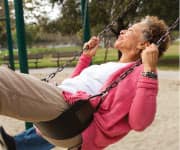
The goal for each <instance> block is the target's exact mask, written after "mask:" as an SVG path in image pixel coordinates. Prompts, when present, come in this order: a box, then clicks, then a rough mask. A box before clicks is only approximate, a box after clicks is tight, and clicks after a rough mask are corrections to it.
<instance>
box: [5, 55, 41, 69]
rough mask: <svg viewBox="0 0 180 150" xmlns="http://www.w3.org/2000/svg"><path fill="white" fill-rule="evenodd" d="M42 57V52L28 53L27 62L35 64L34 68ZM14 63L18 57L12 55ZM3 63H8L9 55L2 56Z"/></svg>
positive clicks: (17, 61) (17, 60)
mask: <svg viewBox="0 0 180 150" xmlns="http://www.w3.org/2000/svg"><path fill="white" fill-rule="evenodd" d="M42 58H43V54H29V55H28V63H33V64H34V65H35V68H38V64H39V63H40V59H42ZM14 63H15V64H18V63H19V59H18V56H17V55H15V56H14ZM3 64H6V65H9V56H4V57H3Z"/></svg>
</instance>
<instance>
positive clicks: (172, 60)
mask: <svg viewBox="0 0 180 150" xmlns="http://www.w3.org/2000/svg"><path fill="white" fill-rule="evenodd" d="M58 51H61V52H62V51H81V48H80V47H62V48H31V49H28V54H38V53H42V54H43V55H44V57H43V59H41V60H40V63H39V65H38V66H39V67H40V68H43V67H56V62H54V61H52V53H53V52H58ZM5 55H8V51H7V50H4V51H1V55H0V64H2V63H3V56H5ZM14 55H17V50H14ZM104 58H105V49H104V48H99V49H98V50H97V54H96V56H95V57H94V58H93V64H100V63H103V62H104ZM117 58H118V54H117V50H116V49H112V48H110V49H109V50H108V54H107V61H116V60H117ZM63 63H64V62H62V64H63ZM75 64H76V62H73V63H72V64H71V66H74V65H75ZM34 67H35V65H34V64H33V63H29V68H34ZM158 67H159V68H160V69H171V70H172V69H175V70H177V69H179V68H178V67H179V42H177V41H176V42H173V43H172V44H171V45H170V47H169V49H168V50H167V52H166V53H165V54H164V56H163V57H162V58H161V59H160V61H159V64H158ZM16 68H19V65H18V64H16Z"/></svg>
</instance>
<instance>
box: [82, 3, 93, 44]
mask: <svg viewBox="0 0 180 150" xmlns="http://www.w3.org/2000/svg"><path fill="white" fill-rule="evenodd" d="M88 1H89V0H81V13H82V22H83V43H84V42H87V41H89V39H90V36H91V35H90V25H89V13H88Z"/></svg>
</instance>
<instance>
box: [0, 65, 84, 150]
mask: <svg viewBox="0 0 180 150" xmlns="http://www.w3.org/2000/svg"><path fill="white" fill-rule="evenodd" d="M68 107H69V105H68V104H67V103H66V102H65V100H64V99H63V97H62V96H61V90H60V89H59V88H57V87H56V86H53V85H50V84H47V83H44V82H42V81H40V80H39V79H36V78H35V77H32V76H30V75H27V74H22V73H15V72H14V71H11V70H10V69H7V68H5V67H0V114H1V115H6V116H9V117H13V118H16V119H20V120H24V121H28V122H39V121H48V120H52V119H55V118H56V117H57V116H59V115H60V114H61V113H62V112H63V111H64V110H65V109H67V108H68ZM42 136H43V135H42ZM43 137H44V138H46V139H47V140H48V141H49V142H51V143H52V144H54V145H56V146H61V147H72V146H74V145H78V144H79V143H81V136H80V135H77V136H76V137H73V138H70V139H67V140H55V139H52V138H48V137H45V136H43Z"/></svg>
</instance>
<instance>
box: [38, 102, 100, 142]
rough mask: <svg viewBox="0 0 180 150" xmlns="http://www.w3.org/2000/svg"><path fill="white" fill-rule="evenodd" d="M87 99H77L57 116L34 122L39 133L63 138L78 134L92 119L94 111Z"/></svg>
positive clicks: (54, 137) (58, 138)
mask: <svg viewBox="0 0 180 150" xmlns="http://www.w3.org/2000/svg"><path fill="white" fill-rule="evenodd" d="M95 111H96V110H95V108H93V107H92V106H91V104H90V102H89V101H83V100H80V101H77V102H76V103H75V104H73V105H72V106H71V107H70V108H69V109H67V110H65V111H64V112H63V113H62V114H61V115H59V116H58V117H57V118H55V119H53V120H50V121H43V122H37V123H35V125H36V127H37V128H38V129H39V130H40V131H41V133H42V134H43V135H45V136H47V137H50V138H53V139H57V140H65V139H68V138H72V137H74V136H76V135H78V134H80V133H81V132H82V131H83V130H85V129H86V128H87V127H88V126H89V125H90V123H91V122H92V120H93V114H94V112H95Z"/></svg>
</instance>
